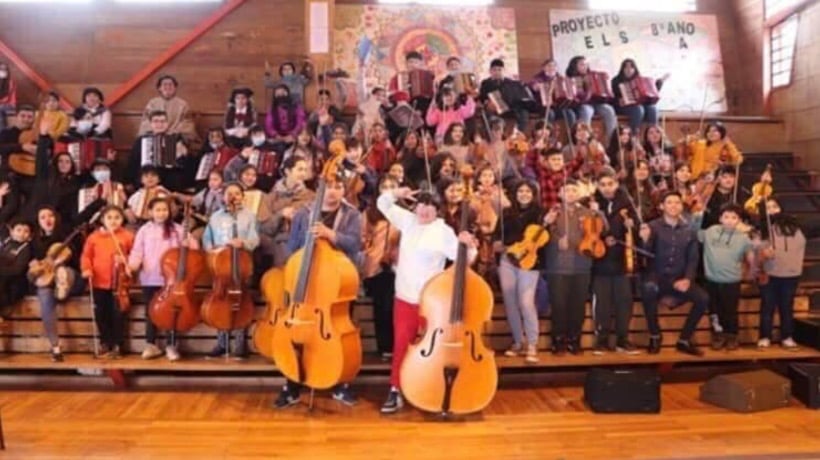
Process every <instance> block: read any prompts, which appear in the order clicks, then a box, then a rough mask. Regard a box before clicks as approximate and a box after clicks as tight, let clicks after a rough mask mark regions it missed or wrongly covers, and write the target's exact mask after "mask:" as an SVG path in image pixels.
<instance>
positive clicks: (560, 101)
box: [552, 76, 578, 108]
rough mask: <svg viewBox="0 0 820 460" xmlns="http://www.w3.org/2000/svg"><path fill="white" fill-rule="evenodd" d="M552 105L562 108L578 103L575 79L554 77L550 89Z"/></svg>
mask: <svg viewBox="0 0 820 460" xmlns="http://www.w3.org/2000/svg"><path fill="white" fill-rule="evenodd" d="M552 103H553V105H554V106H556V107H562V108H563V107H567V106H571V105H574V104H576V103H578V85H577V82H576V81H575V79H573V78H567V77H561V76H558V77H555V80H553V87H552Z"/></svg>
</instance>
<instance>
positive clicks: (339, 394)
mask: <svg viewBox="0 0 820 460" xmlns="http://www.w3.org/2000/svg"><path fill="white" fill-rule="evenodd" d="M333 399H335V400H336V401H339V402H340V403H342V404H344V405H346V406H355V405H356V403H357V402H359V400H358V399H356V397H355V396H354V395H353V392H351V391H350V385H346V384H345V385H339V386H337V387H336V389H334V390H333Z"/></svg>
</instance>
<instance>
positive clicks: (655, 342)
mask: <svg viewBox="0 0 820 460" xmlns="http://www.w3.org/2000/svg"><path fill="white" fill-rule="evenodd" d="M646 351H647V352H648V353H649V354H650V355H657V354H658V353H660V352H661V338H660V337H649V347H647V350H646Z"/></svg>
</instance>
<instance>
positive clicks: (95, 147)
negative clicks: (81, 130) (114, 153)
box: [54, 138, 114, 174]
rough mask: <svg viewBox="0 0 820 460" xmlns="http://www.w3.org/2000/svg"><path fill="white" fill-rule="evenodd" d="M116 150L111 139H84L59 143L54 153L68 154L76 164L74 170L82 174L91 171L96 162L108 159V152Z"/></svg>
mask: <svg viewBox="0 0 820 460" xmlns="http://www.w3.org/2000/svg"><path fill="white" fill-rule="evenodd" d="M113 148H114V143H113V142H112V141H111V139H96V138H90V139H84V140H80V141H71V142H58V143H57V144H56V145H55V146H54V153H55V154H58V153H68V155H69V156H70V157H71V161H73V162H74V170H75V172H76V173H77V174H82V173H84V172H86V171H88V170H90V169H91V165H92V164H93V163H94V160H96V159H98V158H106V157H107V156H108V151H109V150H111V149H113Z"/></svg>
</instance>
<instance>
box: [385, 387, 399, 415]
mask: <svg viewBox="0 0 820 460" xmlns="http://www.w3.org/2000/svg"><path fill="white" fill-rule="evenodd" d="M402 407H404V398H402V397H401V393H399V390H397V389H395V388H391V389H390V392H389V393H387V400H385V401H384V404H382V408H381V409H379V412H381V413H382V414H395V413H396V412H398V411H399V409H401V408H402Z"/></svg>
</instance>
